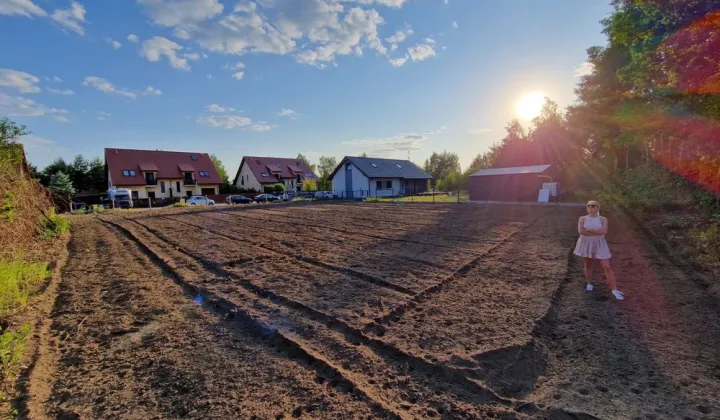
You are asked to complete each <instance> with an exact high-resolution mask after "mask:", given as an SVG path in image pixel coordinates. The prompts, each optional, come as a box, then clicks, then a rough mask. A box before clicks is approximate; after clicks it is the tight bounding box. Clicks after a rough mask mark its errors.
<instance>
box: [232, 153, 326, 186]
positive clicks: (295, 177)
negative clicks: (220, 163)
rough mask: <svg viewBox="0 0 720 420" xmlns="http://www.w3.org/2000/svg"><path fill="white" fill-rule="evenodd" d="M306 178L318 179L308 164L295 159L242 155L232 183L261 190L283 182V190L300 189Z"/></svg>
mask: <svg viewBox="0 0 720 420" xmlns="http://www.w3.org/2000/svg"><path fill="white" fill-rule="evenodd" d="M306 179H310V180H313V181H317V180H318V176H317V175H315V173H314V172H313V171H312V169H310V166H309V165H308V164H307V163H305V162H303V161H301V160H297V159H292V158H274V157H255V156H243V158H242V161H241V162H240V167H239V168H238V171H237V174H236V175H235V179H234V180H233V184H235V186H237V187H238V188H243V189H246V190H247V189H253V190H256V191H259V192H263V191H264V188H265V187H266V186H268V185H274V184H283V185H285V191H302V186H303V182H304V181H305V180H306Z"/></svg>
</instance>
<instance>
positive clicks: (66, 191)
mask: <svg viewBox="0 0 720 420" xmlns="http://www.w3.org/2000/svg"><path fill="white" fill-rule="evenodd" d="M49 188H50V190H51V191H52V192H54V193H56V194H62V195H72V194H75V188H74V187H73V184H72V182H71V181H70V177H69V176H68V175H67V174H66V173H65V172H62V171H58V172H56V173H55V174H53V176H52V177H51V178H50V186H49Z"/></svg>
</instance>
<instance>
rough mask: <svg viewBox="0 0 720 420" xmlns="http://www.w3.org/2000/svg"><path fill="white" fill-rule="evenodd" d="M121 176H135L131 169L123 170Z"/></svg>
mask: <svg viewBox="0 0 720 420" xmlns="http://www.w3.org/2000/svg"><path fill="white" fill-rule="evenodd" d="M122 174H123V176H135V171H133V170H132V169H123V171H122Z"/></svg>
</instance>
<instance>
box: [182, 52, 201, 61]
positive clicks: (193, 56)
mask: <svg viewBox="0 0 720 420" xmlns="http://www.w3.org/2000/svg"><path fill="white" fill-rule="evenodd" d="M182 56H183V58H187V59H188V60H191V61H197V60H199V59H200V54H198V53H186V54H183V55H182Z"/></svg>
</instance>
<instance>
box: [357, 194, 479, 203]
mask: <svg viewBox="0 0 720 420" xmlns="http://www.w3.org/2000/svg"><path fill="white" fill-rule="evenodd" d="M469 199H470V197H469V196H468V194H467V193H464V192H461V193H460V202H461V203H462V202H465V201H468V200H469ZM367 201H371V199H368V200H367ZM377 201H399V202H403V203H433V202H435V203H457V202H458V196H457V194H453V195H447V194H442V195H436V196H435V198H434V201H433V196H432V195H415V196H411V197H398V198H380V199H378V200H377Z"/></svg>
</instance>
